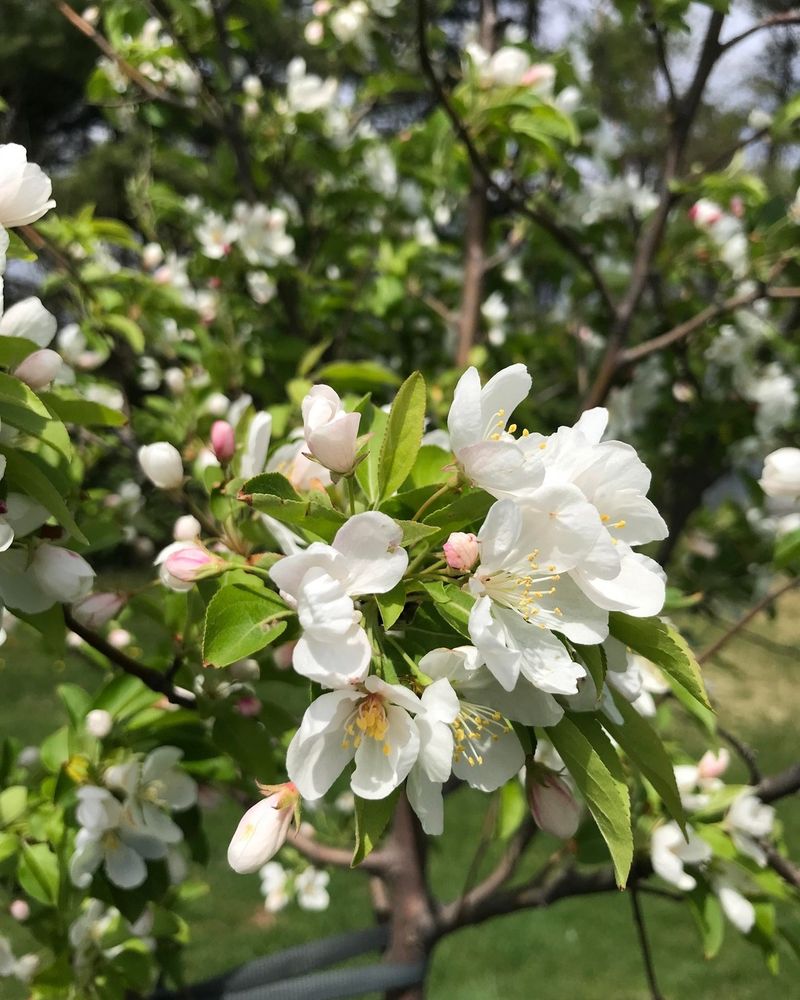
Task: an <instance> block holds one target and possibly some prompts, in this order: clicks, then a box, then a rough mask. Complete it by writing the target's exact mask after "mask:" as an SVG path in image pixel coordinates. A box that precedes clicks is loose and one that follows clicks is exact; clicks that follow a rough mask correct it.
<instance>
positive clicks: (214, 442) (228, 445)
mask: <svg viewBox="0 0 800 1000" xmlns="http://www.w3.org/2000/svg"><path fill="white" fill-rule="evenodd" d="M211 447H212V448H213V449H214V454H215V455H216V456H217V459H218V460H219V461H220V462H222V463H223V464H224V463H225V462H230V460H231V459H232V458H233V456H234V454H235V453H236V435H235V433H234V430H233V427H231V425H230V424H229V423H228V421H227V420H215V421H214V423H213V424H212V426H211Z"/></svg>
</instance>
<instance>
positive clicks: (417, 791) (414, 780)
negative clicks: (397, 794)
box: [406, 766, 444, 837]
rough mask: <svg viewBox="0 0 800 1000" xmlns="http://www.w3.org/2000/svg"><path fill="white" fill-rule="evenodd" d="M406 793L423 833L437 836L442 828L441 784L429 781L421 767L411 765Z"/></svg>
mask: <svg viewBox="0 0 800 1000" xmlns="http://www.w3.org/2000/svg"><path fill="white" fill-rule="evenodd" d="M406 795H408V801H409V803H410V804H411V808H412V809H413V810H414V812H415V813H416V814H417V818H418V819H419V821H420V823H421V824H422V829H423V830H424V831H425V833H427V834H428V836H430V837H437V836H439V834H441V833H442V831H443V830H444V800H443V798H442V786H441V784H440V783H439V782H438V781H431V780H430V778H429V777H428V776H427V775H426V774H425V772H424V771H423V769H422V768H421V767H419V766H416V767H412V768H411V773H410V774H409V776H408V781H407V782H406Z"/></svg>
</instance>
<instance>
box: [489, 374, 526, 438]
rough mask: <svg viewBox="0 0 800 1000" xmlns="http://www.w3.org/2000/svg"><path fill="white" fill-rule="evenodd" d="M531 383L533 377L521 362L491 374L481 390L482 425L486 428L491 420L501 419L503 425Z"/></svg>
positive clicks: (524, 397) (497, 421) (524, 395)
mask: <svg viewBox="0 0 800 1000" xmlns="http://www.w3.org/2000/svg"><path fill="white" fill-rule="evenodd" d="M532 385H533V379H532V378H531V376H530V374H529V373H528V369H527V368H526V367H525V365H523V364H516V365H509V366H508V368H503V369H502V370H501V371H499V372H498V373H497V374H496V375H493V376H492V377H491V378H490V379H489V381H488V382H487V383H486V385H485V386H484V387H483V389H482V390H481V416H482V419H483V424H484V427H487V428H488V427H489V426H490V424H491V423H492V421H493V420H494V421H495V422H496V423H500V421H502V425H503V427H505V425H506V424H507V423H508V418H509V417H510V416H511V414H512V413H513V412H514V410H516V408H517V407H518V406H519V404H520V403H521V402H522V401H523V400H524V399H527V397H528V393H529V392H530V391H531V386H532ZM501 411H502V412H501ZM497 429H498V430H499V429H500V428H499V427H498V428H497Z"/></svg>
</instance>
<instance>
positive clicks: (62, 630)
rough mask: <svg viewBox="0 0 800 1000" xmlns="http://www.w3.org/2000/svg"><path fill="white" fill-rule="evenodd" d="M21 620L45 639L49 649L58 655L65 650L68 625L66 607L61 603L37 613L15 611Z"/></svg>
mask: <svg viewBox="0 0 800 1000" xmlns="http://www.w3.org/2000/svg"><path fill="white" fill-rule="evenodd" d="M14 614H15V615H16V617H17V618H19V619H20V620H21V621H24V622H26V623H27V624H28V625H30V626H31V628H35V629H36V631H37V632H38V633H39V635H41V637H42V638H43V639H44V644H45V646H46V647H47V649H48V650H49V651H50V652H52V653H56V654H58V655H62V654H63V652H64V646H65V643H66V638H67V626H66V625H65V624H64V609H63V608H62V607H61V605H60V604H54V605H53V606H52V608H48V609H47V611H39V612H37V613H36V614H35V615H33V614H30V613H29V612H27V611H15V612H14Z"/></svg>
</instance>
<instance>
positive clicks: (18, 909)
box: [8, 899, 31, 923]
mask: <svg viewBox="0 0 800 1000" xmlns="http://www.w3.org/2000/svg"><path fill="white" fill-rule="evenodd" d="M8 912H9V913H10V914H11V916H12V917H13V918H14V919H15V920H19V922H20V923H23V922H24V921H25V920H27V919H28V917H29V916H30V915H31V908H30V906H28V904H27V903H26V901H25V900H24V899H15V900H13V901H12V903H11V905H10V906H9V908H8Z"/></svg>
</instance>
